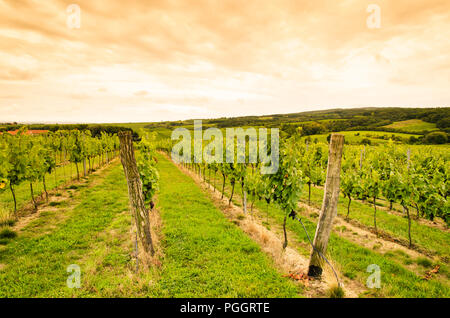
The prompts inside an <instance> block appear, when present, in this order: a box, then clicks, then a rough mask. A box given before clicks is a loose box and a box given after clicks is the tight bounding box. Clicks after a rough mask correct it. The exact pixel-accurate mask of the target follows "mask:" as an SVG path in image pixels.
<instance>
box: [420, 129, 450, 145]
mask: <svg viewBox="0 0 450 318" xmlns="http://www.w3.org/2000/svg"><path fill="white" fill-rule="evenodd" d="M423 141H424V142H425V143H427V144H445V143H447V141H448V137H447V134H446V133H445V132H442V131H435V132H432V133H429V134H428V135H426V136H425V138H424V139H423Z"/></svg>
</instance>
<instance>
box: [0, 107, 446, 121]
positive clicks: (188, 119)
mask: <svg viewBox="0 0 450 318" xmlns="http://www.w3.org/2000/svg"><path fill="white" fill-rule="evenodd" d="M448 107H450V106H430V107H403V106H368V107H350V108H347V107H337V108H326V109H318V110H313V111H302V112H289V113H273V114H262V115H245V116H223V117H210V118H187V119H175V120H160V121H131V122H129V121H127V122H63V121H60V122H45V121H29V122H18V121H15V122H16V123H17V125H94V124H101V125H107V124H112V125H117V124H152V123H164V122H178V121H181V122H185V121H194V120H214V119H225V118H242V117H268V116H276V115H290V114H302V113H310V112H320V111H333V110H352V109H372V108H374V109H382V108H405V109H414V108H430V109H433V108H448ZM319 121H320V120H319ZM10 123H11V122H0V124H10Z"/></svg>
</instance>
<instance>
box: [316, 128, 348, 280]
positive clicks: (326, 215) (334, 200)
mask: <svg viewBox="0 0 450 318" xmlns="http://www.w3.org/2000/svg"><path fill="white" fill-rule="evenodd" d="M343 146H344V136H343V135H339V134H332V135H331V140H330V147H329V155H328V168H327V180H326V183H325V190H324V194H323V202H322V209H321V210H320V216H319V222H318V223H317V228H316V234H315V236H314V242H313V245H314V247H315V248H314V249H313V250H312V252H311V258H310V260H309V269H308V275H309V276H311V277H320V276H321V275H322V267H323V264H324V259H323V258H322V256H321V255H320V253H321V254H322V255H325V252H326V250H327V245H328V239H329V238H330V234H331V229H332V227H333V220H334V218H335V216H336V215H337V204H338V200H339V183H340V174H341V158H342V148H343ZM319 252H320V253H319Z"/></svg>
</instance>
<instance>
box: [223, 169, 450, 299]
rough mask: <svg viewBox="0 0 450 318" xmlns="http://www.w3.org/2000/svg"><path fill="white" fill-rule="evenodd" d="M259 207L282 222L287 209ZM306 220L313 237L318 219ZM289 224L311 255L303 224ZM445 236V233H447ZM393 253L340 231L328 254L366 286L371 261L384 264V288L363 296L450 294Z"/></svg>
mask: <svg viewBox="0 0 450 318" xmlns="http://www.w3.org/2000/svg"><path fill="white" fill-rule="evenodd" d="M216 186H217V188H218V189H221V187H222V180H221V178H217V181H216ZM230 190H231V188H230V186H229V185H228V184H227V186H226V187H225V193H226V195H228V196H229V194H230V192H231V191H230ZM240 191H241V190H240V186H239V184H238V183H236V189H235V197H234V199H233V202H234V203H235V204H236V205H241V199H240V198H239V194H240ZM303 193H305V192H303ZM306 193H307V192H306ZM255 207H256V208H258V209H259V211H260V215H259V217H260V218H261V219H264V220H265V219H266V217H267V215H268V219H269V223H270V224H272V225H273V224H276V225H278V226H280V225H281V224H282V222H283V217H284V213H283V212H282V210H281V209H280V208H279V207H278V206H277V205H276V204H271V205H269V206H267V204H266V203H265V202H262V201H257V202H255ZM397 218H398V217H397ZM400 219H401V218H400ZM303 223H304V224H305V226H306V229H307V231H308V233H309V235H310V237H311V239H312V238H313V237H314V232H315V230H316V223H315V222H313V221H312V220H310V219H307V218H303ZM287 228H288V230H290V231H291V232H292V233H294V234H295V238H292V237H290V238H289V237H288V240H292V239H295V240H298V241H299V242H300V243H303V244H304V245H303V246H304V247H301V248H300V250H299V252H300V253H301V254H303V255H305V256H308V255H309V253H310V247H309V243H308V239H307V236H306V234H305V232H304V229H303V227H302V226H301V224H300V223H299V222H296V221H292V220H290V219H289V221H288V222H287ZM433 230H434V229H433ZM443 236H445V233H444V235H443ZM446 239H448V237H447V238H446ZM441 243H442V242H441ZM448 246H449V245H448V244H447V245H445V246H444V247H443V248H444V249H445V248H447V247H448ZM390 253H392V257H391V256H389V255H384V254H381V253H379V252H377V251H373V250H370V249H368V248H365V247H362V246H360V245H358V244H356V243H354V242H351V241H349V240H348V239H345V238H343V237H341V236H339V235H338V234H337V233H332V234H331V237H330V241H329V245H328V251H327V254H328V256H329V257H330V258H331V259H332V260H333V263H334V264H335V266H337V268H338V269H339V271H340V272H341V273H344V276H346V277H348V278H350V279H354V280H356V281H359V282H360V284H361V285H363V286H365V285H366V280H367V278H368V277H369V275H370V273H368V272H367V267H368V266H369V265H371V264H376V265H378V266H379V267H380V269H381V288H380V289H376V288H375V289H369V288H367V290H366V291H365V292H363V294H362V295H360V296H362V297H406V298H410V297H420V298H422V297H450V288H449V287H448V282H440V281H439V280H438V279H435V278H433V279H431V280H429V281H425V280H423V279H422V278H421V277H420V276H418V275H416V274H415V273H413V272H411V271H410V270H408V269H406V268H405V267H404V264H403V263H401V262H399V261H398V259H399V255H398V252H396V251H393V252H390Z"/></svg>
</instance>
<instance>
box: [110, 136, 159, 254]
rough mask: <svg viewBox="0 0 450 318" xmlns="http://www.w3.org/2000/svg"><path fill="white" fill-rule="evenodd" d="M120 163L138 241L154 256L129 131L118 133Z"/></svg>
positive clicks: (140, 182) (146, 211)
mask: <svg viewBox="0 0 450 318" xmlns="http://www.w3.org/2000/svg"><path fill="white" fill-rule="evenodd" d="M119 140H120V161H121V162H122V166H123V170H124V172H125V177H126V179H127V184H128V198H129V200H130V208H131V212H132V214H133V216H134V218H135V221H136V229H137V235H138V237H139V240H140V241H141V243H142V246H143V247H144V250H145V252H147V253H148V252H150V253H151V255H153V254H154V252H155V251H154V248H153V242H152V236H151V233H150V220H149V216H148V210H147V209H146V208H145V202H144V196H143V194H142V181H141V178H140V176H139V171H138V169H137V164H136V158H135V157H134V147H133V141H132V139H131V133H130V132H129V131H121V132H119Z"/></svg>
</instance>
